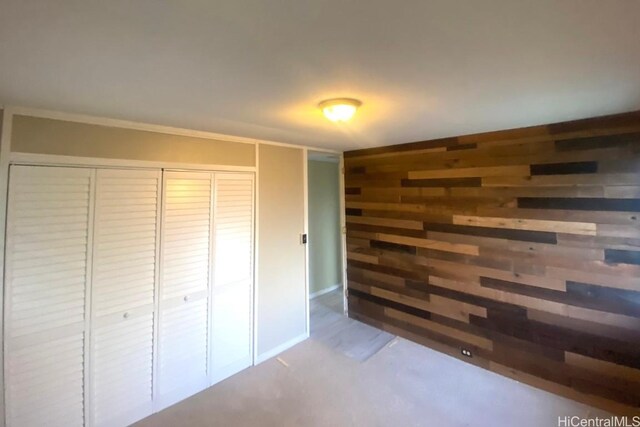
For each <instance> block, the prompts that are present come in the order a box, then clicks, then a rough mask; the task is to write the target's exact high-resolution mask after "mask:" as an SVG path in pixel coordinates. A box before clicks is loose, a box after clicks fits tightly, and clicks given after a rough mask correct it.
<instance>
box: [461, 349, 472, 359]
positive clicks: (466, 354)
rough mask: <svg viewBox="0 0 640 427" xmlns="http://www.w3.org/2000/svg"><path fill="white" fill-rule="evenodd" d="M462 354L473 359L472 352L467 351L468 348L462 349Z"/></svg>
mask: <svg viewBox="0 0 640 427" xmlns="http://www.w3.org/2000/svg"><path fill="white" fill-rule="evenodd" d="M460 353H462V355H463V356H467V357H473V354H471V350H467V349H466V348H463V349H461V350H460Z"/></svg>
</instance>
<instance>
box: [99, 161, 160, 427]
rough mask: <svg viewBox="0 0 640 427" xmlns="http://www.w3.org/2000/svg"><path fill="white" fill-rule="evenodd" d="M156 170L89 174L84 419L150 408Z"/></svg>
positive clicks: (116, 420)
mask: <svg viewBox="0 0 640 427" xmlns="http://www.w3.org/2000/svg"><path fill="white" fill-rule="evenodd" d="M160 185H161V172H160V171H141V170H140V171H137V170H117V169H101V170H98V171H97V174H96V195H95V199H96V207H95V220H94V238H93V243H94V251H93V280H92V282H93V286H92V298H91V300H92V304H91V317H92V320H91V353H90V360H91V362H90V366H91V376H90V378H91V380H90V383H91V384H90V390H91V396H90V402H91V418H92V421H93V423H92V424H93V425H94V426H110V427H111V426H126V425H129V424H131V423H132V422H134V421H137V420H139V419H141V418H144V417H145V416H148V415H150V414H151V413H152V411H153V395H152V390H153V375H152V373H153V347H154V341H153V333H154V311H155V310H154V308H155V297H156V267H157V260H156V258H157V252H158V250H159V248H158V235H159V225H160V224H159V208H160V203H159V202H160V193H159V191H160Z"/></svg>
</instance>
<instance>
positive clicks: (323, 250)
mask: <svg viewBox="0 0 640 427" xmlns="http://www.w3.org/2000/svg"><path fill="white" fill-rule="evenodd" d="M338 170H339V165H338V163H334V162H326V161H317V160H310V161H309V169H308V171H309V292H310V293H311V294H314V293H317V292H320V291H322V290H324V289H327V288H331V287H332V286H335V285H338V284H340V282H341V281H342V277H341V274H340V268H341V267H340V264H341V261H340V259H341V255H340V252H341V251H340V246H341V242H340V182H339V175H338Z"/></svg>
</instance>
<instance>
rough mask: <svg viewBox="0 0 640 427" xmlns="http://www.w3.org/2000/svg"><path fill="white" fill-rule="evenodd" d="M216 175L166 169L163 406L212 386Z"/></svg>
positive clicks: (161, 341) (160, 366) (160, 370)
mask: <svg viewBox="0 0 640 427" xmlns="http://www.w3.org/2000/svg"><path fill="white" fill-rule="evenodd" d="M211 184H212V183H211V174H210V173H193V172H165V173H164V198H163V229H162V248H161V252H162V262H161V266H160V270H161V282H160V319H159V322H160V323H159V342H158V350H159V352H158V373H159V378H158V392H159V395H158V403H157V409H161V408H164V407H166V406H168V405H171V404H173V403H175V402H177V401H179V400H181V399H184V398H185V397H187V396H190V395H192V394H194V393H197V392H198V391H200V390H202V389H204V388H205V387H207V386H208V385H209V380H208V366H207V352H208V336H209V328H208V304H209V301H208V300H209V298H208V296H209V267H210V263H209V255H210V243H211V242H210V234H211V217H212V216H211V193H212V187H211Z"/></svg>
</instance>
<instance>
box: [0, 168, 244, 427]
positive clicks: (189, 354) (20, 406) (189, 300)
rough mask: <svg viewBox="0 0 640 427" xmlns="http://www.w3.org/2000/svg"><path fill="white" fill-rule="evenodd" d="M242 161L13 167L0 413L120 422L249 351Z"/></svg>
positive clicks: (39, 419) (162, 403)
mask: <svg viewBox="0 0 640 427" xmlns="http://www.w3.org/2000/svg"><path fill="white" fill-rule="evenodd" d="M253 229H254V175H253V173H230V172H229V173H227V172H225V173H220V172H178V171H161V170H132V169H129V170H126V169H101V168H68V167H48V166H16V165H14V166H11V168H10V181H9V200H8V212H7V239H6V259H5V269H6V270H5V313H4V315H5V319H4V320H5V323H4V325H5V326H4V328H5V329H4V334H5V340H4V355H5V366H4V373H5V406H6V420H7V425H9V426H30V425H34V426H37V425H52V426H58V425H59V426H83V425H86V426H120V425H122V426H124V425H128V424H130V423H133V422H135V421H137V420H139V419H141V418H144V417H145V416H148V415H150V414H151V413H153V412H154V411H158V410H160V409H163V408H165V407H166V406H169V405H171V404H173V403H175V402H177V401H179V400H182V399H184V398H186V397H188V396H190V395H192V394H194V393H196V392H198V391H200V390H202V389H204V388H206V387H208V386H210V385H212V384H214V383H215V382H217V381H220V380H222V379H224V378H226V377H228V376H230V375H232V374H234V373H236V372H238V371H240V370H242V369H244V368H246V367H248V366H250V365H251V363H252V347H253V346H252V342H253V331H252V322H253V304H252V300H253V248H254V233H253Z"/></svg>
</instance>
